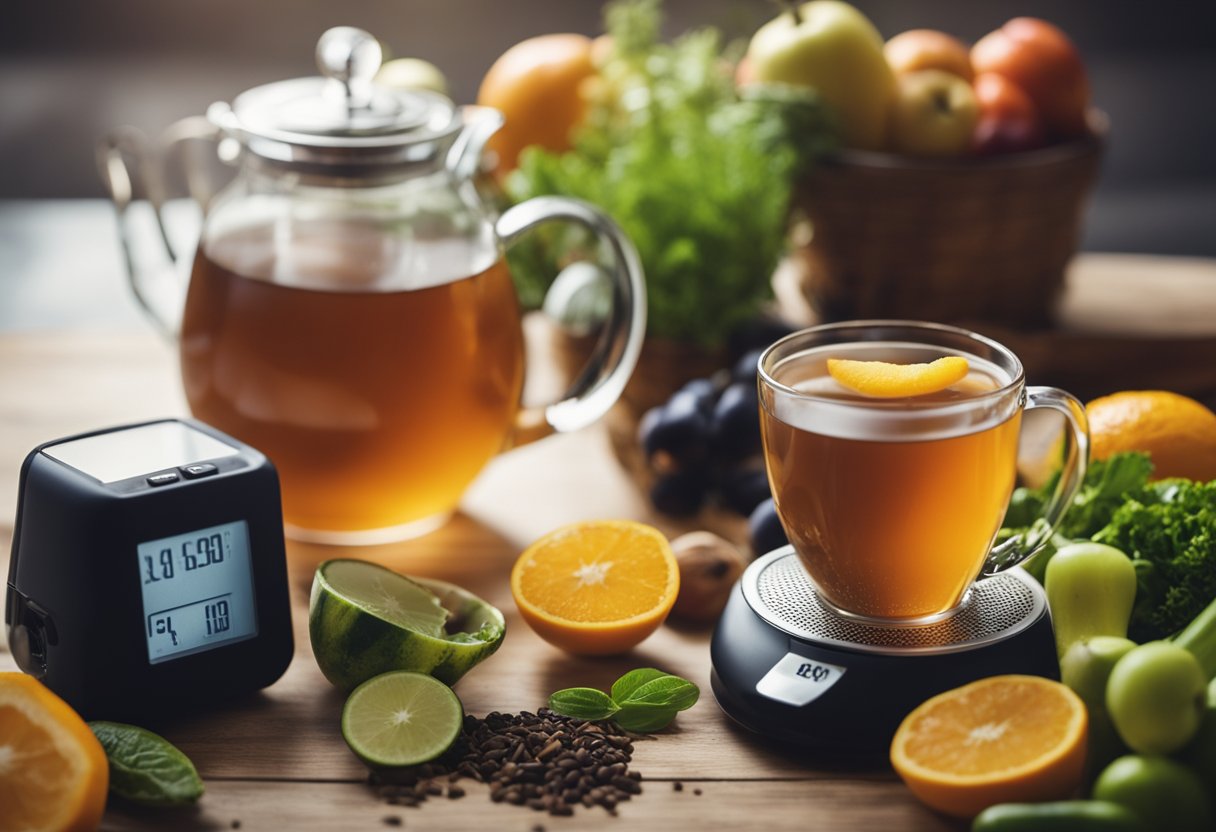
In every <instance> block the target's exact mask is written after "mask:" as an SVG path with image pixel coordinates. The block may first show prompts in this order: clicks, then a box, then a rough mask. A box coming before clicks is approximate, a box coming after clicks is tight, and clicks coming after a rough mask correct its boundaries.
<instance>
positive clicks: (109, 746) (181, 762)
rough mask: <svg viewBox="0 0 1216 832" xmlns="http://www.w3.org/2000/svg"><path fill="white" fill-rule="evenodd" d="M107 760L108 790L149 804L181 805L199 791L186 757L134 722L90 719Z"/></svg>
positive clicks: (185, 803)
mask: <svg viewBox="0 0 1216 832" xmlns="http://www.w3.org/2000/svg"><path fill="white" fill-rule="evenodd" d="M89 727H90V728H91V729H93V733H94V734H95V735H96V736H97V739H98V741H99V742H100V743H101V747H102V748H103V749H105V752H106V758H107V759H108V760H109V762H110V791H111V792H113V793H114V794H116V795H118V796H119V797H123V798H126V799H127V800H130V801H133V802H135V803H143V804H146V805H149V806H183V805H187V804H190V803H194V802H195V801H196V800H198V799H199V797H201V796H202V794H203V781H202V780H201V779H200V778H199V776H198V772H197V771H196V770H195V768H194V764H193V763H191V762H190V758H189V757H187V756H186V755H185V754H183V753H182V752H181V751H179V750H178V749H177V747H176V746H174V745H173V744H172V743H170V742H169V741H168V740H166V739H165V738H164V737H162V736H160V735H158V734H154V733H152V732H151V731H148V730H145V729H143V728H139V727H136V726H134V725H123V724H122V723H119V722H90V723H89Z"/></svg>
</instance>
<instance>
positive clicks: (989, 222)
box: [794, 113, 1106, 327]
mask: <svg viewBox="0 0 1216 832" xmlns="http://www.w3.org/2000/svg"><path fill="white" fill-rule="evenodd" d="M1090 122H1091V130H1092V133H1091V135H1089V136H1086V137H1085V138H1082V139H1077V140H1075V141H1072V142H1069V143H1067V144H1060V145H1055V146H1052V147H1048V148H1043V149H1041V150H1033V151H1026V152H1022V153H1013V154H1008V155H1004V156H993V157H991V158H986V159H957V160H917V159H909V158H905V157H898V156H892V155H889V154H883V153H866V152H861V151H845V152H842V153H841V154H839V155H838V157H837V158H836V159H835V160H834V161H832V162H830V163H825V164H823V165H820V166H819V167H818V168H816V170H815V171H814V172H813V173H812V174H811V175H810V176H808V177H807V179H806V180H805V181H803V182H802V183H800V184H799V186H798V187H797V188H796V189H795V197H794V198H795V205H796V206H797V207H799V208H801V210H802V211H803V212H804V213H805V214H806V215H807V217H808V218H809V219H810V221H811V227H812V233H811V238H810V241H809V243H807V244H806V245H805V246H804V247H802V248H801V249H800V251H799V252H798V255H799V256H801V257H803V258H805V259H806V260H807V261H808V262H807V266H808V268H807V269H806V272H807V280H806V284H805V286H804V291H805V293H806V295H807V298H808V300H810V301H811V303H812V304H814V306H815V308H816V309H817V311H818V312H819V314H820V315H821V316H822V317H823V318H825V319H827V320H841V319H847V318H918V319H925V320H933V321H961V320H965V321H992V322H995V323H1001V324H1007V325H1012V326H1016V327H1033V326H1040V325H1043V324H1046V323H1047V322H1048V320H1049V317H1050V313H1051V308H1052V305H1053V302H1054V300H1055V298H1056V296H1057V295H1058V294H1059V291H1060V289H1061V288H1062V286H1063V283H1064V268H1065V266H1066V265H1067V264H1068V261H1069V259H1070V258H1071V257H1072V255H1073V254H1074V252H1075V251H1076V248H1077V242H1078V239H1079V237H1080V233H1081V219H1082V215H1083V213H1084V210H1085V204H1086V199H1087V197H1088V194H1089V191H1090V189H1091V187H1092V186H1093V183H1094V180H1095V179H1096V177H1097V173H1098V167H1099V162H1100V158H1101V155H1102V148H1103V145H1104V140H1105V136H1106V120H1105V117H1103V116H1101V115H1100V114H1096V113H1095V114H1093V115H1092V116H1091V119H1090Z"/></svg>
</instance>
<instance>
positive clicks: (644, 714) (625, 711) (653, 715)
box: [612, 703, 676, 734]
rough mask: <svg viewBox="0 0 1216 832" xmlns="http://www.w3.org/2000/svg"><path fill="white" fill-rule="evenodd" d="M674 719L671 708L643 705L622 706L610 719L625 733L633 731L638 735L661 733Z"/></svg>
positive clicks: (674, 714) (674, 713)
mask: <svg viewBox="0 0 1216 832" xmlns="http://www.w3.org/2000/svg"><path fill="white" fill-rule="evenodd" d="M675 718H676V711H675V710H674V709H673V708H667V707H664V706H662V705H648V704H644V703H641V704H639V703H634V704H627V705H622V706H621V709H620V710H619V711H617V712H616V715H615V716H613V717H612V719H613V721H614V722H615V723H616V724H617V725H619V726H621V727H622V728H624V729H625V730H626V731H634V732H636V733H639V734H649V733H651V732H652V731H661V730H662V729H664V728H666V727H667V726H668V725H670V724H671V721H672V720H673V719H675Z"/></svg>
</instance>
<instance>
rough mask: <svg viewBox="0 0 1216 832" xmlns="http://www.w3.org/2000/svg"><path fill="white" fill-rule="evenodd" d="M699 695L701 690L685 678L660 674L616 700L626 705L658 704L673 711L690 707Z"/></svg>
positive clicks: (621, 704)
mask: <svg viewBox="0 0 1216 832" xmlns="http://www.w3.org/2000/svg"><path fill="white" fill-rule="evenodd" d="M700 696H701V690H700V688H698V687H697V686H696V685H694V684H693V683H692V682H690V681H688V680H687V679H681V678H680V677H679V676H660V677H659V678H657V679H651V680H650V681H649V682H646V683H645V684H643V685H641V686H639V687H638V688H637V689H635V690H634V691H633V692H632V693H630V694H629V696H627V697H625V698H624V699H619V700H617V704H618V705H620V706H621V707H622V708H624V707H625V706H626V705H659V706H661V707H664V708H670V709H671V710H672V711H673V712H674V711H683V710H685V709H687V708H691V707H692V706H693V705H694V704H695V703H696V701H697V699H698V698H700Z"/></svg>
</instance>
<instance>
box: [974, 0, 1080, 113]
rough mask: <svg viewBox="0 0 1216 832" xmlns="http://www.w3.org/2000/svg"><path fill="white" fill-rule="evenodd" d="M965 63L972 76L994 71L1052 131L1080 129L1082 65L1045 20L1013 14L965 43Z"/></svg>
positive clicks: (1064, 37) (1065, 40)
mask: <svg viewBox="0 0 1216 832" xmlns="http://www.w3.org/2000/svg"><path fill="white" fill-rule="evenodd" d="M971 65H972V67H974V68H975V72H976V74H977V75H978V74H981V73H985V72H995V73H997V74H998V75H1003V76H1004V77H1006V78H1008V79H1009V80H1010V81H1012V82H1013V83H1015V84H1017V85H1018V87H1020V88H1021V89H1022V90H1024V91H1025V93H1026V94H1027V95H1028V96H1030V100H1031V101H1033V102H1034V104H1035V107H1036V108H1037V109H1038V111H1039V113H1040V114H1041V115H1042V117H1043V121H1044V123H1045V124H1046V126H1047V129H1048V130H1049V131H1051V132H1052V133H1054V134H1055V135H1058V136H1061V137H1070V136H1079V135H1082V134H1084V133H1085V132H1086V129H1087V128H1086V121H1085V112H1086V110H1087V109H1088V107H1089V79H1088V77H1087V76H1086V73H1085V64H1084V63H1083V62H1082V60H1081V55H1080V53H1078V52H1077V48H1076V47H1075V46H1073V44H1072V41H1070V40H1069V39H1068V36H1067V35H1065V34H1064V33H1063V32H1062V31H1060V30H1059V29H1058V28H1057V27H1055V26H1053V25H1052V24H1050V23H1048V22H1047V21H1045V20H1039V19H1037V18H1033V17H1015V18H1014V19H1013V20H1010V21H1009V22H1008V23H1006V24H1005V25H1004V26H1002V27H1001V28H999V29H997V30H996V31H994V32H990V33H989V34H987V35H985V36H984V37H982V38H980V40H979V41H977V42H976V44H975V46H973V47H971Z"/></svg>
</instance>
